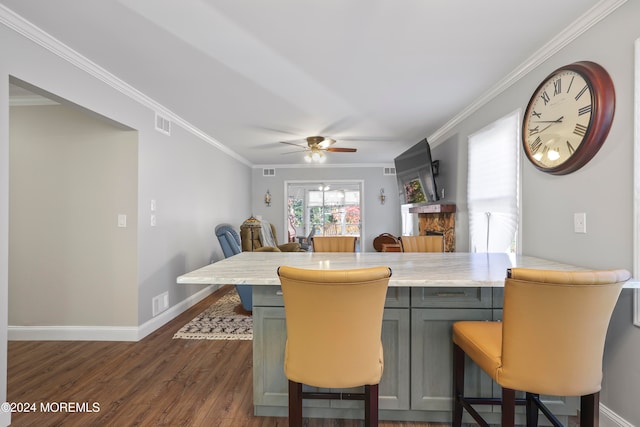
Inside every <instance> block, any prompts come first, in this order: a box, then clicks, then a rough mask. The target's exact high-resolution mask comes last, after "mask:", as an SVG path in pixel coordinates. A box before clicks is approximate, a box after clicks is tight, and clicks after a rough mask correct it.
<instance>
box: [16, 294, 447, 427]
mask: <svg viewBox="0 0 640 427" xmlns="http://www.w3.org/2000/svg"><path fill="white" fill-rule="evenodd" d="M226 290H228V287H225V288H223V289H221V290H220V291H217V292H215V293H213V294H212V295H210V296H209V297H207V298H206V299H204V300H203V301H201V302H200V303H198V304H196V305H194V306H193V307H191V308H190V309H189V310H187V311H185V312H184V313H182V314H181V315H179V316H178V317H176V318H175V319H174V320H172V321H171V322H169V323H168V324H167V325H165V326H163V327H162V328H160V329H158V330H157V331H155V332H153V333H152V334H150V335H149V336H147V337H146V338H144V339H143V340H141V341H139V342H135V343H131V342H100V341H97V342H89V341H86V342H78V341H55V342H54V341H37V342H36V341H33V342H32V341H10V342H9V351H8V401H9V402H30V403H36V404H37V405H39V404H40V403H41V402H43V403H47V402H48V403H57V402H88V403H89V404H92V403H94V402H96V403H98V404H99V405H100V411H99V412H94V413H84V412H76V413H73V412H59V413H42V412H35V413H14V414H12V424H11V425H12V427H22V426H38V427H41V426H64V427H74V426H83V427H84V426H118V427H120V426H150V427H158V426H171V427H175V426H228V427H282V426H287V425H288V423H287V419H286V418H282V417H255V416H253V403H252V401H253V391H252V343H251V341H211V340H183V339H177V340H174V339H172V337H173V335H174V334H175V332H177V331H178V329H180V328H181V327H182V326H183V325H184V324H185V323H187V322H188V321H189V320H191V319H192V318H194V317H195V316H196V315H197V314H198V313H200V312H201V311H203V310H204V309H205V308H207V307H208V306H210V305H211V304H213V303H214V302H215V301H217V300H218V299H219V298H220V296H222V295H223V294H224V293H225V292H226ZM305 425H306V426H307V427H355V426H361V425H362V421H360V420H318V419H305ZM380 426H381V427H400V426H405V427H436V426H439V424H433V423H407V422H386V421H381V422H380Z"/></svg>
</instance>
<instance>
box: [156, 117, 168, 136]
mask: <svg viewBox="0 0 640 427" xmlns="http://www.w3.org/2000/svg"><path fill="white" fill-rule="evenodd" d="M156 130H157V131H158V132H161V133H164V134H165V135H171V120H169V119H167V118H166V117H163V116H161V115H160V114H158V113H156Z"/></svg>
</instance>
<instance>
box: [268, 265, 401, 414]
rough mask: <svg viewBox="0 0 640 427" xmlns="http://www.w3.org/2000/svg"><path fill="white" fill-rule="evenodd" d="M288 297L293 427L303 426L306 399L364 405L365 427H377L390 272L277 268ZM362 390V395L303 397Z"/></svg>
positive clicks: (288, 366) (286, 358) (286, 356)
mask: <svg viewBox="0 0 640 427" xmlns="http://www.w3.org/2000/svg"><path fill="white" fill-rule="evenodd" d="M278 275H279V276H280V283H281V284H282V295H283V297H284V310H285V319H286V323H287V343H286V347H285V354H284V373H285V375H286V377H287V378H288V379H289V426H301V425H302V399H303V398H305V399H349V400H364V407H365V425H366V426H374V425H378V383H379V382H380V378H381V377H382V371H383V366H384V359H383V354H382V341H381V336H382V315H383V311H384V303H385V298H386V294H387V286H388V284H389V277H391V270H390V269H389V268H387V267H373V268H365V269H356V270H306V269H299V268H294V267H287V266H282V267H280V268H279V269H278ZM302 384H306V385H309V386H313V387H322V388H332V389H335V388H351V387H359V386H363V385H364V393H334V392H327V393H323V392H303V391H302Z"/></svg>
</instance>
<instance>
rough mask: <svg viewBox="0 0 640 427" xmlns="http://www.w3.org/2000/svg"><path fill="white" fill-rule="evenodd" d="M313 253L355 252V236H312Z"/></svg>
mask: <svg viewBox="0 0 640 427" xmlns="http://www.w3.org/2000/svg"><path fill="white" fill-rule="evenodd" d="M312 241H313V251H314V252H355V251H356V236H314V237H313V239H312Z"/></svg>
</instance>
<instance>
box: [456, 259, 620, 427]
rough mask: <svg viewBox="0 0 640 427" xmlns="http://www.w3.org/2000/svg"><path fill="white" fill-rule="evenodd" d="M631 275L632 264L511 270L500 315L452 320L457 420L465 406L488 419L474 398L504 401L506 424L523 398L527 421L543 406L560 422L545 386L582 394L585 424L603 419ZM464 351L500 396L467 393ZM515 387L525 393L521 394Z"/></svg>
mask: <svg viewBox="0 0 640 427" xmlns="http://www.w3.org/2000/svg"><path fill="white" fill-rule="evenodd" d="M629 278H630V274H629V272H628V271H626V270H597V271H554V270H536V269H524V268H513V269H510V270H508V272H507V278H506V280H505V285H504V306H503V318H502V321H501V322H499V321H495V322H486V321H460V322H455V323H454V324H453V344H454V346H453V366H454V368H453V387H454V408H453V426H454V427H460V426H461V425H462V415H463V410H465V409H466V410H467V412H469V414H470V415H471V416H472V417H473V418H474V420H475V421H476V422H477V423H478V424H479V425H481V426H488V424H487V423H486V422H485V421H484V420H483V419H482V417H481V416H480V415H479V414H478V412H477V411H476V410H475V409H474V407H473V406H474V405H501V406H502V415H501V417H502V426H503V427H510V426H513V425H514V418H515V405H525V407H526V422H527V426H529V427H531V426H535V425H537V423H538V410H540V411H542V413H543V414H544V416H545V417H546V418H547V419H548V420H549V421H550V422H551V424H553V425H554V426H561V425H562V424H561V423H560V421H559V420H558V418H557V417H556V416H554V415H553V413H551V411H550V410H549V409H548V408H547V406H545V404H544V402H542V400H541V399H540V395H541V394H545V395H553V396H579V397H580V426H582V427H584V426H597V425H598V411H599V391H600V386H601V381H602V357H603V353H604V344H605V338H606V334H607V328H608V325H609V321H610V319H611V314H612V313H613V309H614V307H615V305H616V302H617V300H618V296H619V295H620V291H621V289H622V286H623V284H624V282H625V281H627V280H628V279H629ZM465 354H466V355H467V356H468V357H469V358H471V360H473V362H475V364H477V365H478V366H479V367H480V368H481V369H482V370H483V371H484V372H486V373H487V374H488V375H489V376H490V377H491V378H492V379H493V380H494V381H495V382H496V383H497V384H498V385H500V386H501V387H502V397H500V398H482V397H480V398H478V397H468V396H465V394H464V382H465V378H464V366H465ZM516 391H521V392H525V397H524V398H518V399H516V397H515V392H516Z"/></svg>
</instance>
